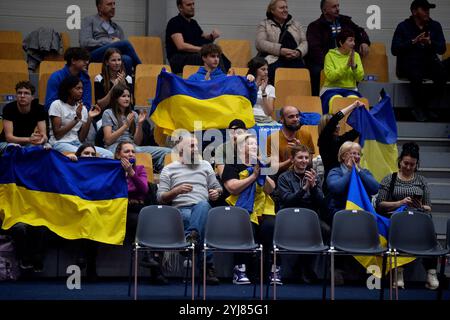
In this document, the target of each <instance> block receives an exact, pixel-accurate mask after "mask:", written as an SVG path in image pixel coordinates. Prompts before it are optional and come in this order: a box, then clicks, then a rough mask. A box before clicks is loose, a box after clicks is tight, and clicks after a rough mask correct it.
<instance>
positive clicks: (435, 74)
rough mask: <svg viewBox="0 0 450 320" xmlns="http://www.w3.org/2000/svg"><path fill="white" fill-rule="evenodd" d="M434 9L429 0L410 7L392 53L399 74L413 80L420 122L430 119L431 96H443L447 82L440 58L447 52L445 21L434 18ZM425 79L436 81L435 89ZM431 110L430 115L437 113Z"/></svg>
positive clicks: (415, 114)
mask: <svg viewBox="0 0 450 320" xmlns="http://www.w3.org/2000/svg"><path fill="white" fill-rule="evenodd" d="M433 8H436V5H435V4H431V3H429V2H428V1H427V0H414V1H413V2H412V3H411V7H410V9H411V13H412V15H411V16H410V17H409V18H408V19H406V20H404V21H403V22H401V23H399V25H398V26H397V29H396V30H395V33H394V37H393V39H392V46H391V51H392V54H393V55H394V56H397V69H396V71H397V76H398V77H399V78H407V79H408V80H409V81H411V89H412V94H413V99H414V104H413V115H414V117H415V118H416V120H417V121H427V120H428V117H427V115H426V113H425V109H424V107H425V106H426V102H427V100H429V98H428V97H430V96H436V95H437V96H440V95H441V93H442V92H443V89H444V85H445V81H446V72H445V68H444V66H443V64H442V62H441V61H440V59H439V57H438V54H439V55H440V54H444V53H445V50H446V48H445V38H444V33H443V32H442V27H441V24H440V23H439V22H437V21H434V20H432V19H431V18H430V9H433ZM425 79H430V80H432V81H433V84H434V86H433V87H434V90H433V92H431V93H430V92H427V91H426V90H425V88H424V86H423V81H424V80H425ZM428 113H429V114H428V116H429V117H431V118H432V117H433V116H434V115H433V114H432V113H431V112H429V111H428ZM434 117H435V116H434Z"/></svg>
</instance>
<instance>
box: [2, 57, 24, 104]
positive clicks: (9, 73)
mask: <svg viewBox="0 0 450 320" xmlns="http://www.w3.org/2000/svg"><path fill="white" fill-rule="evenodd" d="M28 80H29V75H28V65H27V63H26V62H25V61H24V60H0V94H2V95H14V96H15V94H16V84H17V82H19V81H28ZM14 99H15V98H14Z"/></svg>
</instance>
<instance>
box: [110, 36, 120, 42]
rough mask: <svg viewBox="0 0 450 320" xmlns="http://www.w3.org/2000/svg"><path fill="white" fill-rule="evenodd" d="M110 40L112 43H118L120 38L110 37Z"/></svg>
mask: <svg viewBox="0 0 450 320" xmlns="http://www.w3.org/2000/svg"><path fill="white" fill-rule="evenodd" d="M111 40H112V42H117V41H120V38H117V37H112V38H111Z"/></svg>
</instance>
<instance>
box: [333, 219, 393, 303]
mask: <svg viewBox="0 0 450 320" xmlns="http://www.w3.org/2000/svg"><path fill="white" fill-rule="evenodd" d="M329 252H330V254H331V300H334V255H335V254H338V255H341V254H342V255H357V256H362V255H367V256H374V255H381V256H382V257H383V267H382V271H381V275H382V276H381V277H382V278H383V276H384V272H385V269H386V255H385V253H386V252H387V250H386V248H383V247H382V246H381V244H380V238H379V234H378V226H377V222H376V219H375V217H374V216H373V215H372V214H371V213H370V212H367V211H364V210H341V211H339V212H336V213H335V215H334V217H333V225H332V228H331V240H330V250H329ZM382 283H383V284H384V281H382ZM383 297H384V286H383V287H382V288H381V290H380V300H382V299H383Z"/></svg>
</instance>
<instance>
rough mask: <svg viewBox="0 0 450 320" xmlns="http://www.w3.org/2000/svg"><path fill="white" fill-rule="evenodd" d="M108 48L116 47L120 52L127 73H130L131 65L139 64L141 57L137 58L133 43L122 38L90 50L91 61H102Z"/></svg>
mask: <svg viewBox="0 0 450 320" xmlns="http://www.w3.org/2000/svg"><path fill="white" fill-rule="evenodd" d="M109 48H117V49H119V50H120V52H121V53H122V61H123V63H124V65H125V69H126V71H127V74H128V75H132V74H133V73H132V67H136V65H138V64H141V63H142V62H141V59H139V57H138V55H137V53H136V51H135V50H134V48H133V45H132V44H131V43H130V42H129V41H128V40H122V41H117V42H112V43H110V44H107V45H104V46H102V47H100V48H97V49H94V50H92V51H91V57H90V61H91V62H102V61H103V56H104V55H105V51H106V50H108V49H109Z"/></svg>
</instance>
